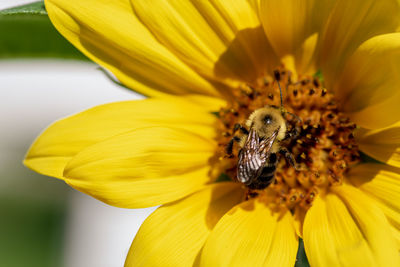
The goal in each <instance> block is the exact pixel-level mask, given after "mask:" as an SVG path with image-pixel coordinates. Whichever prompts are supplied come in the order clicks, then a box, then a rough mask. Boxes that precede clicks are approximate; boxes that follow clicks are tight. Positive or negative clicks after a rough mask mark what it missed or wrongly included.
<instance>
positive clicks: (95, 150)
mask: <svg viewBox="0 0 400 267" xmlns="http://www.w3.org/2000/svg"><path fill="white" fill-rule="evenodd" d="M215 147H216V144H215V143H214V141H213V140H210V139H207V138H205V137H203V136H201V135H197V134H196V133H193V132H189V131H185V130H182V129H174V128H167V127H157V126H155V127H147V128H141V129H137V130H134V131H131V132H127V133H124V134H121V135H118V136H114V137H111V138H109V139H107V140H105V141H102V142H99V143H97V144H95V145H92V146H89V147H87V148H85V149H84V150H82V151H81V152H79V153H78V154H77V155H76V156H75V157H73V158H72V159H71V161H69V162H68V164H67V166H66V167H65V170H64V177H65V181H66V182H67V183H68V184H69V185H71V186H72V187H74V188H76V189H78V190H80V191H83V192H84V193H87V194H89V195H92V196H93V197H95V198H97V199H100V200H102V201H104V202H106V203H108V204H110V205H114V206H118V207H124V208H143V207H149V206H155V205H159V204H164V203H167V202H171V201H174V200H177V199H179V198H182V197H184V196H186V195H188V194H190V193H193V192H194V191H196V190H198V189H199V188H200V187H201V186H202V185H203V184H205V183H207V182H210V180H211V178H210V176H209V173H210V166H209V160H210V158H211V156H213V155H214V152H215V151H214V150H215Z"/></svg>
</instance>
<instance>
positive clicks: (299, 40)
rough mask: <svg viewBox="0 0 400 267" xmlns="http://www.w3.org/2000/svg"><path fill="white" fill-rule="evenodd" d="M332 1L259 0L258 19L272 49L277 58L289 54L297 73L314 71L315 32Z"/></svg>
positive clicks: (326, 16) (320, 25)
mask: <svg viewBox="0 0 400 267" xmlns="http://www.w3.org/2000/svg"><path fill="white" fill-rule="evenodd" d="M334 2H335V1H332V0H329V1H316V0H303V1H292V0H284V1H274V0H261V3H260V18H261V21H262V24H263V28H264V31H265V33H266V35H267V37H268V39H269V41H270V43H271V45H272V47H273V48H274V50H275V52H276V53H277V54H278V55H279V56H280V57H281V58H283V57H285V56H287V55H293V56H294V57H295V64H296V68H297V71H298V73H301V74H306V73H308V72H310V71H312V70H314V69H315V66H314V65H313V63H314V60H313V59H314V58H313V56H314V52H315V48H316V44H317V40H318V38H317V37H318V32H319V31H320V29H321V28H322V27H323V25H324V24H325V22H326V20H327V19H328V15H329V12H330V11H331V9H332V6H333V4H334Z"/></svg>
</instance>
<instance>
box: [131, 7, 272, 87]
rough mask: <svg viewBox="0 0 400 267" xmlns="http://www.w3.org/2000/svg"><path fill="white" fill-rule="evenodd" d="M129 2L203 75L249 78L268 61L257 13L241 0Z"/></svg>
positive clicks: (150, 26) (264, 68)
mask: <svg viewBox="0 0 400 267" xmlns="http://www.w3.org/2000/svg"><path fill="white" fill-rule="evenodd" d="M131 3H132V6H133V8H134V10H135V12H136V14H137V16H138V17H139V18H140V19H141V20H142V21H143V23H144V24H145V25H146V26H147V28H148V29H149V30H150V31H151V32H152V33H153V34H154V36H155V37H156V38H157V39H158V40H159V41H160V42H161V43H162V44H163V45H165V47H167V48H168V49H169V50H170V51H172V52H173V53H174V54H175V55H177V56H178V57H179V58H180V59H181V60H182V61H184V62H185V63H186V64H188V65H189V66H191V67H192V68H193V69H195V70H196V71H197V72H199V73H201V74H203V75H205V76H206V77H210V78H213V77H214V78H215V77H217V78H219V79H222V80H224V79H225V78H226V79H233V80H235V79H239V80H246V81H253V80H254V79H255V78H257V77H258V76H259V75H261V74H264V72H265V71H266V67H265V65H267V64H272V63H273V62H272V61H273V60H274V59H273V58H271V57H270V53H269V52H268V50H269V49H268V48H269V47H268V41H267V40H266V38H265V36H264V33H263V30H262V28H261V24H260V21H259V19H258V16H257V14H256V13H255V11H254V9H253V8H252V6H251V4H249V3H248V2H247V1H246V0H235V1H228V2H227V1H223V0H212V1H202V0H194V1H147V0H134V1H133V0H132V1H131ZM267 57H269V58H267Z"/></svg>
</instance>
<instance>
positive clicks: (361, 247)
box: [303, 185, 400, 266]
mask: <svg viewBox="0 0 400 267" xmlns="http://www.w3.org/2000/svg"><path fill="white" fill-rule="evenodd" d="M334 193H336V195H335V194H333V193H330V194H328V195H325V196H321V197H318V198H316V199H315V200H314V202H313V206H312V207H311V208H310V210H309V211H308V212H307V215H306V218H305V221H304V228H303V237H304V245H305V249H306V253H307V256H308V260H309V262H310V264H311V266H398V265H399V264H400V258H399V255H398V253H397V247H396V243H395V240H394V238H393V236H392V232H391V228H390V224H389V223H388V221H387V220H386V217H385V216H384V214H383V212H382V211H381V210H380V209H379V208H378V207H377V206H376V205H375V202H374V201H373V200H372V199H370V198H368V197H367V196H366V195H365V194H363V193H362V192H360V191H359V190H357V189H356V188H354V187H352V186H349V185H343V186H340V187H337V188H334Z"/></svg>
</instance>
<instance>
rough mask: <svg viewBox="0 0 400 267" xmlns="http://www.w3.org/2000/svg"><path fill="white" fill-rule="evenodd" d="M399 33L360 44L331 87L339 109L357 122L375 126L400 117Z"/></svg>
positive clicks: (381, 126) (365, 126)
mask: <svg viewBox="0 0 400 267" xmlns="http://www.w3.org/2000/svg"><path fill="white" fill-rule="evenodd" d="M399 86H400V33H391V34H384V35H379V36H376V37H373V38H371V39H369V40H368V41H366V42H365V43H363V44H362V45H361V46H360V47H359V48H357V50H356V51H355V53H354V54H353V55H352V56H351V57H350V59H349V60H348V62H347V64H346V66H345V68H344V70H343V74H342V76H341V77H340V78H339V80H338V82H337V84H336V85H335V87H334V90H335V92H336V93H337V96H338V98H339V99H340V100H341V104H342V108H343V110H344V111H345V112H347V113H348V114H349V116H350V118H351V119H352V120H353V121H354V122H355V123H357V124H358V125H360V126H362V127H364V128H368V129H377V128H383V127H386V126H389V125H390V124H393V123H395V122H397V121H398V120H399V118H400V108H399V103H400V90H398V87H399Z"/></svg>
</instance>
